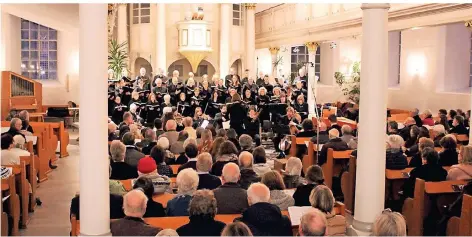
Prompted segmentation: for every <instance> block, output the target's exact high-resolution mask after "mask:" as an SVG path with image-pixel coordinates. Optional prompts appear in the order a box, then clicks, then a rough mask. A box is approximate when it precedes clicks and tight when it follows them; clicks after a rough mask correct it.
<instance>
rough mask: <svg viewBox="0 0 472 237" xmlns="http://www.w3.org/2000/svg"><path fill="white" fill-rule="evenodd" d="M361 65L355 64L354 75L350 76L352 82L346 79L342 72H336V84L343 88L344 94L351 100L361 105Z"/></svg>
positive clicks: (353, 66)
mask: <svg viewBox="0 0 472 237" xmlns="http://www.w3.org/2000/svg"><path fill="white" fill-rule="evenodd" d="M360 66H361V63H360V62H354V63H353V65H352V73H351V75H350V80H348V79H346V77H345V75H344V74H343V73H342V72H335V73H334V78H335V79H336V84H338V86H339V87H340V88H341V90H342V92H343V94H344V95H345V96H348V98H349V100H350V101H352V102H354V103H356V104H359V102H360V93H361V86H360V84H361V70H360Z"/></svg>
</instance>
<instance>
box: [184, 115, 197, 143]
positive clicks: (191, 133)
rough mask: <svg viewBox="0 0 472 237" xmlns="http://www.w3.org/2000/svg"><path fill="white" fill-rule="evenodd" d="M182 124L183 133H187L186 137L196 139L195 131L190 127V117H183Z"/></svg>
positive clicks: (191, 123)
mask: <svg viewBox="0 0 472 237" xmlns="http://www.w3.org/2000/svg"><path fill="white" fill-rule="evenodd" d="M182 124H183V125H184V126H185V128H184V131H186V132H187V133H188V137H190V138H193V139H197V131H196V130H195V129H194V128H193V127H192V125H193V120H192V118H191V117H185V118H184V119H183V120H182Z"/></svg>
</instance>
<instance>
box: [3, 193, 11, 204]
mask: <svg viewBox="0 0 472 237" xmlns="http://www.w3.org/2000/svg"><path fill="white" fill-rule="evenodd" d="M9 197H10V195H7V196H5V197H3V198H2V203H3V202H4V201H6V200H7V199H8V198H9Z"/></svg>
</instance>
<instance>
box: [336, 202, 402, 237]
mask: <svg viewBox="0 0 472 237" xmlns="http://www.w3.org/2000/svg"><path fill="white" fill-rule="evenodd" d="M330 234H331V233H330ZM372 236H406V221H405V218H403V216H402V214H400V213H398V212H392V211H390V209H387V210H385V211H383V212H382V213H381V214H380V215H379V216H377V218H376V219H375V221H374V225H373V226H372Z"/></svg>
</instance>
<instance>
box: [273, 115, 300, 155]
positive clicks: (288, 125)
mask: <svg viewBox="0 0 472 237" xmlns="http://www.w3.org/2000/svg"><path fill="white" fill-rule="evenodd" d="M286 113H287V114H286V115H284V116H281V117H279V119H278V120H277V123H275V132H276V133H277V135H276V136H275V137H274V138H273V139H272V140H273V142H274V148H275V150H276V151H277V152H281V155H282V156H283V155H284V154H283V152H284V151H281V150H280V148H279V143H280V141H281V140H282V138H283V137H284V136H286V135H291V134H292V133H293V132H294V130H295V129H296V128H297V126H299V124H300V123H301V119H300V118H299V117H297V116H296V115H295V109H294V108H293V107H287V109H286ZM292 135H293V134H292Z"/></svg>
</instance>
